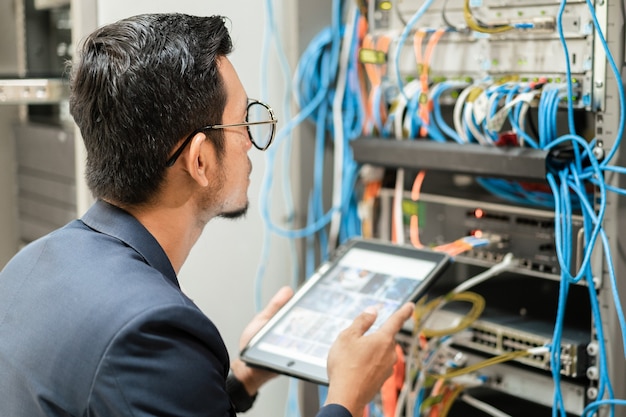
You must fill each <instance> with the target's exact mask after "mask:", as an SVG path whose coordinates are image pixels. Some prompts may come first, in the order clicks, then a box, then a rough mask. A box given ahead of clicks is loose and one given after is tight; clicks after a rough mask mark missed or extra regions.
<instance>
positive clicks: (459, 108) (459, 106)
mask: <svg viewBox="0 0 626 417" xmlns="http://www.w3.org/2000/svg"><path fill="white" fill-rule="evenodd" d="M474 88H476V84H471V85H469V86H467V87H466V88H464V89H463V91H461V94H459V97H458V98H457V100H456V103H454V111H453V112H452V116H453V121H454V129H455V130H456V131H457V133H458V134H459V136H460V137H461V139H462V140H463V142H465V143H469V137H468V136H467V134H466V133H465V129H463V122H462V120H461V115H462V114H463V107H464V106H465V101H466V100H467V96H469V93H471V92H472V90H473V89H474Z"/></svg>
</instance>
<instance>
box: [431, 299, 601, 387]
mask: <svg viewBox="0 0 626 417" xmlns="http://www.w3.org/2000/svg"><path fill="white" fill-rule="evenodd" d="M460 317H461V314H460V313H458V312H455V311H450V310H445V309H443V310H439V311H437V312H435V313H434V314H433V315H432V316H431V317H430V318H429V322H428V324H427V326H426V327H427V328H445V327H449V326H450V324H449V323H454V322H457V321H458V320H459V318H460ZM503 323H506V324H503ZM467 332H468V333H469V337H462V338H458V339H456V340H455V344H456V345H458V346H462V347H464V348H469V349H472V350H476V351H479V352H482V353H485V354H491V355H500V354H503V353H507V352H513V351H518V350H526V349H531V348H537V347H542V346H547V345H549V344H550V343H551V341H552V334H551V329H550V327H549V326H548V325H547V324H546V323H540V322H538V321H527V320H524V319H523V318H520V317H513V316H510V315H507V314H502V313H498V314H494V315H491V316H490V317H489V318H481V319H479V320H477V321H475V322H474V323H473V324H472V325H471V326H470V327H469V328H468V329H467ZM565 333H566V337H564V338H563V341H562V344H561V369H560V372H561V374H562V375H563V376H567V377H571V378H580V377H583V376H584V375H585V372H586V369H587V365H588V358H587V352H586V347H587V345H588V344H589V342H590V340H589V337H590V336H589V334H588V333H584V332H579V331H575V330H572V329H566V330H565ZM515 361H516V362H518V363H520V364H523V365H527V366H530V367H533V368H538V369H542V370H544V371H549V370H550V355H549V353H548V352H545V353H537V354H533V355H529V356H525V357H521V358H518V359H516V360H515Z"/></svg>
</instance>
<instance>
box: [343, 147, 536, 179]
mask: <svg viewBox="0 0 626 417" xmlns="http://www.w3.org/2000/svg"><path fill="white" fill-rule="evenodd" d="M351 146H352V150H353V154H354V159H355V160H356V161H357V162H359V163H368V164H373V165H378V166H383V167H387V168H408V169H411V168H414V169H429V170H437V171H448V172H455V173H464V174H472V175H480V176H486V177H507V178H519V179H528V180H530V179H535V180H542V181H544V180H545V175H546V156H547V155H548V152H547V151H541V150H537V149H529V148H518V147H489V146H482V145H477V144H465V145H459V144H456V143H440V142H433V141H431V140H393V139H380V138H372V137H363V138H359V139H357V140H354V141H352V142H351Z"/></svg>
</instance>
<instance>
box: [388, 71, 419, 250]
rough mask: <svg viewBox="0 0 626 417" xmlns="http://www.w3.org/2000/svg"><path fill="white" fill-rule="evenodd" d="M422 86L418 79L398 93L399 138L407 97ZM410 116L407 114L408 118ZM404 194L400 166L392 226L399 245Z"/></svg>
mask: <svg viewBox="0 0 626 417" xmlns="http://www.w3.org/2000/svg"><path fill="white" fill-rule="evenodd" d="M419 89H420V86H419V85H418V83H417V81H415V80H414V81H412V82H410V83H408V84H407V85H406V86H405V87H404V89H403V93H400V94H398V98H397V100H398V102H397V104H396V108H395V110H394V120H393V122H394V135H395V137H396V139H397V140H403V139H404V130H403V122H402V120H403V117H402V116H403V114H404V109H405V108H406V105H407V103H408V101H407V97H411V96H410V95H409V93H413V94H416V93H417V91H419ZM408 117H409V116H408V115H407V116H406V118H408ZM403 196H404V169H403V168H399V169H398V170H396V186H395V189H394V193H393V205H392V213H393V217H392V218H393V220H394V221H393V223H392V225H391V227H392V228H393V229H394V231H395V237H396V243H398V244H399V245H404V242H405V239H404V222H403V220H402V200H403Z"/></svg>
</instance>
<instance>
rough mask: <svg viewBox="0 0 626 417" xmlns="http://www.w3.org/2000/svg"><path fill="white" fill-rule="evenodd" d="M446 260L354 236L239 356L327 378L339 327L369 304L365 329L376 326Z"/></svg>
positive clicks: (317, 378)
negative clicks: (372, 315)
mask: <svg viewBox="0 0 626 417" xmlns="http://www.w3.org/2000/svg"><path fill="white" fill-rule="evenodd" d="M447 261H448V257H447V255H445V254H442V253H439V252H432V251H428V250H417V249H413V248H408V247H399V246H394V245H390V244H388V243H383V242H371V241H363V240H357V241H353V242H351V243H350V244H349V245H348V246H347V247H346V248H345V249H343V251H342V253H341V255H340V256H339V257H338V258H337V259H336V260H335V261H334V262H332V263H327V264H325V265H324V266H322V267H320V269H319V270H318V271H317V273H316V274H314V275H313V277H311V279H309V281H307V283H306V285H305V286H304V287H302V288H301V289H300V290H299V291H298V292H297V293H296V295H295V296H294V298H293V299H292V300H291V301H290V303H288V304H287V305H286V306H285V307H284V308H283V309H282V310H281V311H280V312H279V313H278V314H277V317H275V319H274V320H272V321H271V322H270V323H268V325H267V326H266V328H264V329H263V331H262V332H261V333H260V334H259V335H257V336H256V337H255V338H254V339H253V340H252V341H251V343H250V345H249V347H248V348H246V349H245V350H244V352H243V353H242V359H243V360H244V361H246V362H249V363H251V364H257V365H260V366H265V367H269V368H271V369H274V370H276V371H278V372H283V373H287V374H291V375H294V376H298V377H301V378H304V379H309V380H313V381H314V382H318V383H327V377H326V358H327V356H328V352H329V350H330V347H331V345H332V343H333V342H334V341H335V339H336V338H337V335H338V334H339V332H341V331H342V330H343V329H345V328H346V327H348V326H349V325H350V324H351V323H352V321H353V320H354V319H355V318H356V317H357V316H358V315H359V314H361V313H362V312H363V310H365V308H366V307H368V306H374V307H375V308H376V309H377V310H378V317H377V319H376V322H375V323H374V325H373V326H372V327H371V329H370V330H369V331H374V330H376V329H377V328H378V327H380V325H381V324H382V323H384V322H385V321H386V320H387V318H388V317H389V316H390V315H391V314H393V312H395V311H396V310H397V309H398V308H399V307H400V306H401V305H402V304H404V303H405V302H407V301H410V300H413V299H414V298H415V297H416V295H418V294H419V293H420V292H422V293H423V291H425V289H426V284H427V283H428V282H429V281H431V280H432V278H433V277H434V276H435V275H436V273H437V272H438V270H439V269H440V268H441V267H442V266H443V265H444V264H446V263H447ZM420 290H421V291H420ZM420 295H421V294H420Z"/></svg>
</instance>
